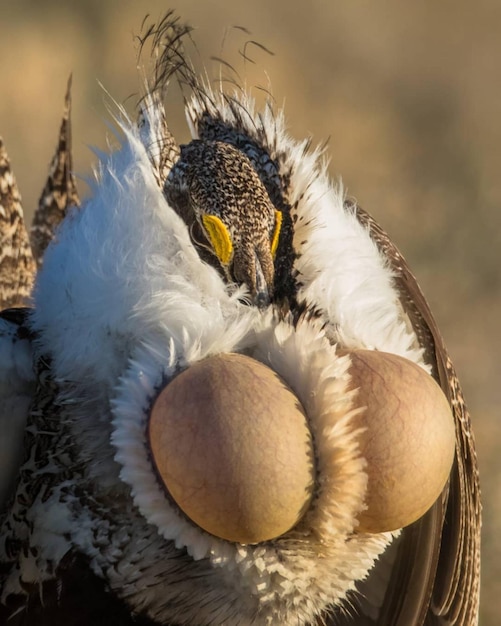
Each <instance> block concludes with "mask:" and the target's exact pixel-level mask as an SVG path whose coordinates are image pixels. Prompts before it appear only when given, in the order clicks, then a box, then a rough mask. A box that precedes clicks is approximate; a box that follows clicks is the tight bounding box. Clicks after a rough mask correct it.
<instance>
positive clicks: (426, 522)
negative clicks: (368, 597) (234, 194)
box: [347, 203, 481, 626]
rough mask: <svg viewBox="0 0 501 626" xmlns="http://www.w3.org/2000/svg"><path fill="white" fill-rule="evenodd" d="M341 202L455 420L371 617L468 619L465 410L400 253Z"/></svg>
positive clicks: (470, 517) (406, 624)
mask: <svg viewBox="0 0 501 626" xmlns="http://www.w3.org/2000/svg"><path fill="white" fill-rule="evenodd" d="M347 209H348V210H352V211H353V212H354V213H355V215H356V216H357V218H358V220H359V221H360V222H361V223H362V224H363V225H364V226H365V227H367V229H368V230H369V233H370V235H371V237H372V239H373V240H374V242H375V243H376V245H377V246H378V248H379V249H380V250H381V251H382V252H383V254H384V255H385V257H386V258H387V259H388V263H389V265H390V267H391V269H392V270H393V272H394V275H395V284H396V286H397V288H398V291H399V294H400V300H401V302H402V306H403V308H404V310H405V311H406V313H407V315H408V316H409V319H410V321H411V323H412V325H413V327H414V330H415V332H416V334H417V336H418V339H419V341H420V343H421V345H422V346H423V347H424V349H425V356H426V358H427V360H428V361H429V363H430V364H431V365H432V367H433V369H434V374H435V376H436V378H437V380H438V381H439V383H440V385H441V386H442V389H443V390H444V393H445V394H446V396H447V397H448V399H449V402H450V404H451V407H452V411H453V414H454V419H455V422H456V461H455V464H454V467H453V469H452V471H451V476H450V480H449V485H448V486H447V487H446V489H445V490H444V492H443V493H442V496H441V498H440V499H439V501H438V502H437V503H436V504H435V505H434V507H433V508H432V509H431V511H429V513H428V514H427V515H425V516H424V518H422V519H421V520H419V521H418V522H416V524H413V525H412V526H410V527H409V528H407V529H405V530H404V532H403V537H402V540H401V547H400V550H399V555H398V557H397V560H396V562H395V566H394V573H393V579H392V581H391V582H390V585H389V587H388V593H387V594H386V597H385V600H384V603H383V607H382V611H381V614H380V617H379V619H378V622H377V623H378V624H380V625H381V626H383V625H384V626H389V625H393V624H394V625H395V626H422V625H427V626H431V625H442V624H443V625H445V624H448V625H451V626H452V625H454V626H473V625H474V624H476V623H477V622H478V608H479V607H478V600H479V581H480V527H481V505H480V488H479V478H478V466H477V457H476V452H475V444H474V439H473V434H472V430H471V423H470V416H469V413H468V410H467V408H466V405H465V402H464V398H463V395H462V392H461V387H460V384H459V381H458V378H457V375H456V372H455V370H454V367H453V365H452V362H451V360H450V358H449V355H448V354H447V351H446V348H445V345H444V342H443V339H442V336H441V335H440V332H439V330H438V328H437V325H436V323H435V320H434V319H433V316H432V314H431V311H430V308H429V306H428V304H427V302H426V300H425V298H424V296H423V293H422V292H421V289H420V288H419V286H418V284H417V282H416V279H415V277H414V276H413V274H412V273H411V272H410V270H409V267H408V265H407V263H406V261H405V259H404V258H403V257H402V255H401V254H400V252H399V251H398V249H397V248H396V247H395V245H394V244H393V243H392V242H391V240H390V238H389V237H388V235H387V234H386V233H385V232H384V231H383V229H382V228H381V227H380V226H379V225H378V224H377V223H376V222H375V221H374V219H373V218H372V217H371V216H370V215H369V214H368V213H366V212H365V211H363V210H362V209H361V208H360V207H358V206H357V205H356V204H354V203H347Z"/></svg>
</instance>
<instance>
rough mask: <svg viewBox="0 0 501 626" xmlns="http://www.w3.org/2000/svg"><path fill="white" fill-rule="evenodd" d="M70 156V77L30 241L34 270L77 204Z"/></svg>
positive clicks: (78, 202) (40, 263)
mask: <svg viewBox="0 0 501 626" xmlns="http://www.w3.org/2000/svg"><path fill="white" fill-rule="evenodd" d="M72 168H73V162H72V156H71V76H70V78H69V80H68V86H67V89H66V96H65V100H64V112H63V119H62V122H61V127H60V130H59V140H58V144H57V148H56V152H55V154H54V157H53V159H52V162H51V164H50V168H49V175H48V177H47V182H46V183H45V187H44V189H43V191H42V194H41V196H40V200H39V201H38V208H37V210H36V212H35V215H34V218H33V224H32V226H31V232H30V238H31V245H32V248H33V255H34V257H35V259H36V262H37V267H40V266H41V265H42V259H43V255H44V252H45V249H46V247H47V246H48V245H49V243H50V241H51V239H52V237H53V236H54V232H55V230H56V228H57V227H58V226H59V224H60V223H61V222H62V220H63V219H64V217H65V215H66V212H67V210H68V208H69V207H70V206H72V205H76V206H78V205H79V204H80V201H79V198H78V191H77V186H76V182H75V177H74V175H73V171H72Z"/></svg>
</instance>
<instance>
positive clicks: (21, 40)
mask: <svg viewBox="0 0 501 626" xmlns="http://www.w3.org/2000/svg"><path fill="white" fill-rule="evenodd" d="M169 7H172V8H176V9H177V10H178V12H179V13H180V14H181V16H182V17H183V19H185V20H187V21H189V22H190V23H191V24H192V25H193V26H194V27H196V31H195V33H194V38H195V40H196V42H197V46H198V50H199V53H200V58H202V59H205V60H206V61H207V64H208V65H209V67H211V65H210V62H209V61H208V59H209V57H210V56H211V55H216V56H223V57H224V58H225V59H226V60H228V61H230V62H232V63H235V64H237V65H238V67H239V70H240V73H241V75H242V76H246V77H247V81H248V83H249V84H251V85H254V84H257V85H263V86H266V85H267V84H268V83H267V81H268V78H267V76H269V79H270V81H271V85H272V90H273V94H274V96H275V98H276V101H277V103H278V104H279V105H281V104H282V103H283V102H285V107H286V116H287V119H288V123H289V128H290V132H291V134H292V135H293V136H294V137H296V138H303V137H304V136H306V135H311V136H312V137H313V139H314V143H320V142H323V141H324V140H325V139H328V138H330V140H329V147H328V152H329V154H330V157H331V165H330V169H331V172H332V175H333V177H339V176H341V177H342V179H343V181H344V183H345V185H346V186H347V187H348V190H349V192H350V194H351V195H353V196H355V197H356V198H357V199H358V201H359V202H360V204H361V205H362V206H363V207H365V208H366V209H367V210H369V211H370V212H371V213H372V214H373V215H374V216H375V217H376V218H377V219H378V220H379V221H380V222H381V223H382V225H383V226H384V227H385V228H386V229H387V230H388V231H389V232H390V234H391V235H392V236H393V238H394V240H395V241H396V243H397V244H398V245H399V247H400V248H401V250H402V252H403V253H404V255H405V256H406V257H407V259H408V261H409V262H410V264H411V267H412V268H413V269H414V272H415V273H416V275H417V276H418V279H419V281H420V283H421V285H422V287H423V289H424V291H425V293H426V295H427V297H428V299H429V301H430V304H431V306H432V309H433V311H434V312H435V315H436V317H437V319H438V322H439V325H440V326H441V328H442V331H443V334H444V336H445V338H446V341H447V343H448V345H449V348H450V351H451V353H452V355H453V357H454V360H455V363H456V366H457V368H458V370H459V374H460V376H461V378H462V382H463V386H464V389H465V394H466V398H467V400H468V403H469V406H470V409H471V412H472V415H473V420H474V426H475V433H476V439H477V444H478V452H479V458H480V467H481V472H482V487H483V493H484V515H485V517H484V539H483V551H484V560H483V596H482V612H481V624H482V626H498V625H499V624H500V623H501V533H500V532H499V531H498V529H499V528H500V527H501V419H500V416H499V414H498V413H499V411H498V407H499V405H500V403H501V377H500V373H501V365H500V360H499V354H500V352H501V330H500V324H501V289H500V285H501V273H500V260H501V211H500V206H501V176H500V174H499V173H498V170H497V168H498V167H500V166H501V148H500V146H501V122H500V117H501V2H499V0H478V1H477V2H476V3H472V2H467V1H466V0H441V2H436V1H433V0H421V1H420V2H413V3H411V2H402V1H401V0H387V1H386V2H374V1H373V0H366V1H362V0H349V1H348V0H310V2H308V3H306V2H294V1H291V0H275V1H270V0H247V1H246V2H244V1H243V0H231V1H230V0H219V1H217V0H215V1H212V2H211V1H205V2H204V1H200V0H199V1H198V2H197V1H196V0H184V1H183V0H178V1H177V2H175V1H173V2H171V3H170V4H167V3H165V2H160V1H157V0H144V1H143V2H137V1H136V2H134V1H132V0H67V1H66V2H65V3H61V2H59V1H56V0H44V1H43V2H39V1H37V0H17V1H16V2H14V1H13V0H0V58H1V70H0V85H1V87H0V94H1V95H0V134H2V135H3V137H4V140H5V143H6V147H7V150H8V152H9V155H10V157H11V161H12V164H13V168H14V171H15V173H16V175H17V179H18V183H19V186H20V189H21V193H22V195H23V199H24V207H25V211H26V212H27V214H28V215H31V213H32V211H33V209H34V207H35V205H36V202H37V199H38V195H39V192H40V190H41V189H42V186H43V183H44V179H45V176H46V172H47V167H48V163H49V159H50V157H51V155H52V151H53V149H54V147H55V143H56V137H57V130H58V126H59V121H60V114H61V111H62V103H63V96H64V91H65V86H66V80H67V77H68V75H69V74H70V72H73V103H74V109H73V124H74V125H73V143H74V154H75V170H76V172H77V174H79V175H81V176H83V177H85V176H88V175H89V172H90V168H91V164H92V163H93V162H94V160H95V159H94V157H93V155H92V153H91V151H90V150H89V147H88V146H89V145H97V146H100V147H105V146H106V135H107V134H109V130H108V128H107V127H106V121H107V120H109V115H108V113H107V111H106V107H105V104H104V102H105V97H104V94H103V91H102V89H101V87H100V86H99V84H98V81H100V82H101V83H102V84H103V85H104V86H105V88H106V89H107V90H108V91H109V92H110V94H112V96H113V97H114V98H115V99H116V100H117V101H119V102H124V103H125V104H126V106H128V107H129V109H130V110H132V107H133V103H134V102H135V101H136V96H135V95H134V94H136V95H137V93H138V89H139V80H138V78H137V71H136V46H135V44H134V39H133V35H134V34H137V33H139V32H140V27H141V22H142V19H143V17H144V16H145V15H146V14H147V13H149V14H150V15H151V17H152V18H155V19H156V18H158V17H160V16H161V15H162V14H163V13H164V12H165V10H166V9H167V8H169ZM235 25H241V26H245V27H247V28H248V29H249V30H250V31H251V33H252V35H251V37H249V36H245V35H242V33H241V32H240V31H238V30H235V29H229V30H228V29H227V27H230V26H235ZM249 38H255V39H256V40H257V41H259V42H260V43H262V44H264V45H266V46H267V47H268V48H270V49H271V50H272V51H273V52H274V53H275V55H274V56H270V55H268V54H266V53H264V52H262V51H260V50H258V49H257V48H252V47H251V48H249V49H248V52H249V53H250V55H251V56H252V58H253V59H254V60H255V61H256V64H255V65H253V64H251V63H247V64H246V66H245V67H243V66H242V64H241V63H240V62H239V61H238V49H241V48H242V46H243V44H244V43H245V40H246V39H249ZM223 40H224V46H223V50H221V48H222V43H223ZM239 63H240V64H239ZM213 67H214V69H215V70H217V65H215V66H213ZM174 91H175V90H174ZM257 93H259V92H257ZM131 96H133V97H131ZM181 108H182V107H181V102H180V98H179V96H178V97H177V98H176V97H175V96H173V98H172V102H170V101H169V103H168V113H169V119H170V121H171V123H172V126H173V129H174V131H175V133H176V134H177V136H178V138H180V139H181V140H185V139H186V138H187V136H188V135H187V130H186V128H185V125H184V122H183V113H182V110H181ZM80 190H81V193H82V192H83V195H84V194H85V184H84V183H83V182H82V181H80Z"/></svg>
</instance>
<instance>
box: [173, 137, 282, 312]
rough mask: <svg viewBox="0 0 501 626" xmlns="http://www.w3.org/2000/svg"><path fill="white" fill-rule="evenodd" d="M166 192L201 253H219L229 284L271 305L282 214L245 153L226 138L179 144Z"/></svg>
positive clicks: (217, 257)
mask: <svg viewBox="0 0 501 626" xmlns="http://www.w3.org/2000/svg"><path fill="white" fill-rule="evenodd" d="M164 192H165V194H166V197H167V199H168V200H169V201H170V202H171V204H172V205H173V207H174V208H175V209H176V210H177V211H178V212H179V213H180V215H181V216H182V217H183V219H184V220H185V221H186V223H187V224H188V225H189V226H190V228H191V232H192V235H193V238H194V240H195V242H196V244H197V246H198V248H199V249H201V254H202V256H204V257H205V258H208V260H209V261H210V260H211V259H212V258H214V257H215V260H216V263H217V264H218V265H219V266H220V268H221V270H222V272H223V273H224V276H225V278H226V279H227V280H228V282H230V283H231V282H234V283H237V284H244V285H246V287H247V288H248V290H249V294H250V298H251V301H252V303H254V304H256V305H257V306H259V307H264V306H266V305H267V304H269V302H270V300H271V299H272V297H273V292H274V274H275V269H274V258H275V254H276V251H277V246H278V240H279V236H280V227H281V223H282V219H281V218H282V214H281V212H280V211H278V210H277V209H276V208H275V207H274V205H273V203H272V202H271V200H270V197H269V195H268V192H267V191H266V188H265V186H264V185H263V183H262V181H261V179H260V178H259V176H258V174H257V172H256V170H255V168H254V167H253V165H252V163H251V161H250V159H249V158H248V157H247V155H246V154H245V153H244V152H242V151H241V150H238V149H237V148H236V147H235V146H233V145H231V144H230V143H226V142H224V141H211V140H206V141H202V140H194V141H192V142H191V143H189V144H188V145H184V146H181V150H180V157H179V160H178V161H177V162H176V163H175V165H174V167H173V168H172V170H171V171H170V173H169V176H168V177H167V179H166V181H165V186H164Z"/></svg>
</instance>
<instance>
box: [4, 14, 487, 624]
mask: <svg viewBox="0 0 501 626" xmlns="http://www.w3.org/2000/svg"><path fill="white" fill-rule="evenodd" d="M189 32H190V29H189V28H188V27H187V26H184V25H183V24H182V23H181V22H180V21H179V19H178V18H177V17H176V16H175V15H174V14H173V13H168V14H167V15H166V17H165V18H164V19H163V20H161V22H160V23H159V24H156V25H152V26H150V27H147V28H146V30H145V32H144V36H143V37H142V38H141V46H145V45H150V44H151V47H152V49H153V52H154V59H155V61H154V70H153V72H152V76H151V78H150V79H149V81H147V85H148V86H147V88H146V89H145V93H144V96H143V97H142V98H141V99H140V102H139V105H138V109H139V112H138V116H137V119H138V121H137V122H136V121H135V119H132V118H130V117H128V115H127V114H126V112H125V111H124V110H123V109H121V108H118V112H117V114H116V118H117V123H118V126H119V131H117V135H118V136H119V142H120V145H119V147H118V149H116V150H111V151H110V152H111V153H110V154H101V155H100V163H99V166H98V170H97V175H96V180H95V182H93V183H92V188H91V194H90V197H89V198H88V199H87V200H86V201H85V202H83V203H82V205H81V206H80V202H79V200H78V195H77V192H76V186H75V181H74V178H73V175H72V172H71V168H72V164H71V155H70V97H69V91H68V95H67V101H66V108H65V114H64V118H63V123H62V126H61V132H60V139H59V145H58V149H57V151H56V155H55V157H54V160H53V162H52V165H51V170H50V174H49V180H48V182H47V185H46V187H45V189H44V192H43V194H42V197H41V200H40V206H39V209H38V212H37V213H36V215H35V220H34V224H33V227H32V230H31V248H30V243H29V240H28V235H27V233H26V231H25V230H24V224H23V216H22V209H21V206H20V201H19V194H18V192H17V189H16V184H15V181H14V179H13V176H12V173H11V171H10V165H9V162H8V159H7V156H6V153H5V151H4V150H3V147H2V155H1V162H0V167H1V170H0V192H1V204H0V224H1V228H2V235H1V236H2V246H1V251H0V287H1V290H2V297H3V303H2V304H3V307H4V309H5V310H4V311H3V312H2V314H1V319H0V354H1V359H0V415H1V420H2V421H1V426H2V437H3V439H4V442H7V443H6V444H4V446H3V448H2V449H3V453H2V454H3V457H4V458H3V460H4V461H5V463H4V466H5V467H6V468H7V469H5V471H4V473H3V474H2V481H1V489H2V499H3V503H2V507H3V513H2V516H1V518H0V522H1V539H0V590H1V596H0V598H1V603H0V606H1V608H0V620H1V622H2V623H6V624H9V625H19V624H22V625H36V626H43V625H48V624H50V625H51V626H57V625H63V624H64V625H70V626H72V625H76V626H79V625H87V626H95V625H99V624H102V625H106V626H115V625H116V626H118V625H128V624H142V625H146V624H149V625H169V626H174V625H178V626H180V625H190V626H209V625H217V626H219V625H223V624H224V625H227V626H237V625H241V626H247V625H262V624H273V625H275V624H291V625H294V626H297V625H301V624H304V625H306V624H308V625H314V624H327V625H331V626H334V625H336V626H348V625H359V626H360V625H363V626H368V625H375V624H377V625H379V626H421V625H445V624H447V625H455V626H460V625H461V626H471V625H472V624H475V623H476V622H477V613H478V591H479V590H478V586H479V529H480V504H479V487H478V475H477V465H476V456H475V450H474V443H473V437H472V433H471V428H470V419H469V415H468V412H467V410H466V407H465V404H464V401H463V396H462V394H461V388H460V386H459V382H458V380H457V377H456V374H455V371H454V368H453V365H452V363H451V361H450V359H449V357H448V355H447V351H446V349H445V346H444V344H443V342H442V338H441V336H440V333H439V331H438V329H437V327H436V324H435V322H434V320H433V317H432V315H431V313H430V310H429V307H428V305H427V303H426V301H425V299H424V297H423V295H422V293H421V291H420V289H419V287H418V285H417V283H416V280H415V278H414V277H413V275H412V274H411V272H410V270H409V269H408V266H407V264H406V262H405V260H404V259H403V257H402V256H401V255H400V253H399V252H398V250H397V248H396V247H395V245H394V244H393V243H392V241H391V240H390V239H389V237H388V236H387V235H386V234H385V232H384V231H383V230H382V228H381V227H380V226H379V225H378V224H377V223H376V222H375V221H374V220H373V219H372V217H370V216H369V215H368V214H367V213H366V212H364V211H363V210H362V209H361V208H360V207H359V206H358V205H357V204H356V203H355V202H354V201H350V200H349V199H347V198H346V196H345V194H344V192H343V189H342V188H341V187H340V186H339V185H333V184H332V183H331V182H330V180H329V177H328V175H327V171H326V166H325V164H324V161H323V156H322V150H312V149H311V147H310V143H309V142H308V141H300V142H298V141H295V140H293V139H291V138H290V137H289V136H288V134H287V132H286V131H285V126H284V118H283V113H282V111H280V110H276V108H275V107H274V105H273V104H272V103H269V104H268V106H266V107H265V108H264V110H262V111H259V110H256V106H255V104H254V103H253V100H252V98H251V97H250V96H249V95H248V94H247V93H246V92H245V90H244V89H238V88H236V89H235V90H234V91H233V87H231V88H228V87H227V86H225V84H223V81H219V82H217V83H215V86H214V85H212V84H211V83H210V82H209V81H208V80H207V79H201V78H199V76H198V74H197V72H196V71H195V69H194V67H193V65H192V64H191V62H190V61H189V57H188V55H187V54H186V52H185V51H184V47H183V45H184V44H183V40H184V39H186V36H187V35H189ZM176 79H177V80H178V81H179V83H181V85H182V88H183V89H184V92H185V93H187V97H186V102H187V104H186V115H187V119H188V123H189V127H190V130H191V134H192V140H191V141H190V142H189V143H188V144H186V145H178V144H177V143H176V141H175V139H174V137H173V135H172V134H171V132H170V130H169V128H168V126H167V123H166V116H165V111H164V107H163V104H162V103H163V101H164V98H163V96H164V95H165V91H166V89H167V84H168V83H169V80H176ZM133 117H134V118H135V116H133ZM51 240H52V241H51ZM49 242H50V243H49ZM47 244H48V245H47ZM46 246H47V249H46V250H45V248H46ZM36 268H38V269H36ZM35 274H36V276H35ZM32 281H33V287H31V283H32ZM18 432H23V435H22V436H20V435H16V433H18ZM21 439H22V443H21ZM7 457H8V458H7ZM16 464H17V465H16ZM12 467H14V468H15V469H14V470H12ZM9 468H10V469H9Z"/></svg>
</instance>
